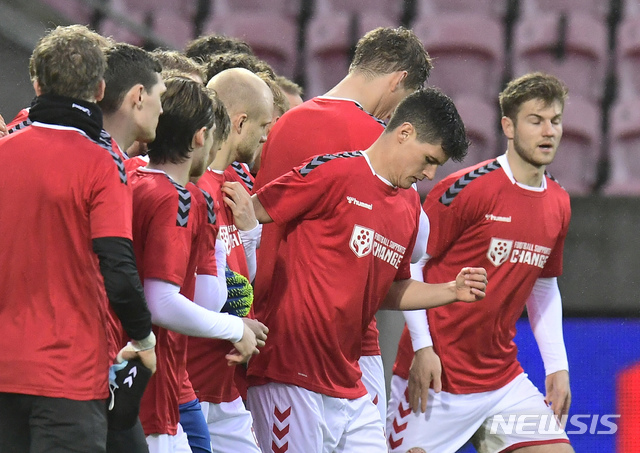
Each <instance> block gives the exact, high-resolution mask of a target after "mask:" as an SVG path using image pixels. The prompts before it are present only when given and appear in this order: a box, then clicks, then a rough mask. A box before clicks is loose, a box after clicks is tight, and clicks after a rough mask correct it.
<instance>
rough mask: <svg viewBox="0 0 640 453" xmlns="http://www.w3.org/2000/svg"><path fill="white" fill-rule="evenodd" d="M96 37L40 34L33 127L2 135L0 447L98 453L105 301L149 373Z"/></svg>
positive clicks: (146, 328) (151, 342)
mask: <svg viewBox="0 0 640 453" xmlns="http://www.w3.org/2000/svg"><path fill="white" fill-rule="evenodd" d="M103 39H104V38H102V37H101V36H99V35H97V34H96V33H94V32H92V31H90V30H88V29H87V28H86V27H84V26H80V25H73V26H69V27H58V28H56V29H55V30H53V31H51V32H49V33H48V34H47V35H45V36H44V37H43V38H41V39H40V40H39V41H38V44H37V45H36V47H35V49H34V51H33V53H32V55H31V59H30V62H29V70H30V73H31V76H32V80H33V83H34V89H35V92H36V96H37V98H36V100H35V103H34V104H33V105H32V107H31V109H30V110H29V113H28V115H29V120H30V122H31V125H30V126H29V127H26V128H24V129H21V130H19V131H16V132H14V133H12V134H11V135H10V136H8V137H6V138H3V139H2V141H1V142H0V156H2V158H3V159H4V160H5V162H8V164H7V171H6V172H5V174H4V176H3V178H2V181H1V182H0V210H2V213H3V221H2V222H0V232H1V234H0V237H1V238H2V250H3V252H2V254H0V265H1V266H2V273H0V300H1V301H2V302H0V323H1V324H2V335H1V336H0V345H1V348H0V350H1V351H2V352H0V364H1V366H2V369H3V370H4V371H3V372H2V373H1V376H0V451H3V452H11V453H13V452H24V451H47V452H66V451H71V450H73V451H91V452H104V451H105V448H106V438H107V418H106V404H105V399H106V398H107V396H108V394H109V390H108V388H109V387H108V381H107V380H108V373H107V371H108V369H109V365H110V363H109V360H110V358H109V355H108V347H107V332H106V328H105V320H106V317H107V310H108V303H107V299H108V301H109V302H110V305H111V307H112V308H113V310H114V312H115V313H116V315H117V316H118V318H119V319H120V321H121V323H122V326H123V328H124V330H125V331H126V332H127V335H128V336H129V337H130V338H132V339H133V340H132V348H133V349H135V350H136V351H137V353H136V354H135V355H137V356H139V358H140V359H141V360H142V362H143V363H144V364H145V366H147V367H148V368H150V369H152V370H155V361H156V356H155V348H154V346H155V336H154V335H153V333H152V331H151V315H150V313H149V310H148V309H147V305H146V303H145V298H144V294H143V291H142V286H141V285H140V280H139V277H138V273H137V270H136V265H135V259H134V254H133V247H132V244H131V238H132V234H131V233H132V232H131V192H130V188H129V187H128V181H127V178H126V174H125V173H124V171H123V169H122V161H121V160H120V157H119V155H118V154H117V153H115V152H113V150H111V148H110V141H109V142H103V141H102V140H101V130H102V113H101V111H100V109H99V108H98V106H97V105H96V101H97V100H100V99H101V98H102V96H103V94H104V88H105V83H104V72H105V69H106V65H107V63H106V59H105V55H104V53H103V49H102V48H101V45H102V40H103ZM36 258H37V259H36ZM132 348H131V347H130V349H132Z"/></svg>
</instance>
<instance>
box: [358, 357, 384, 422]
mask: <svg viewBox="0 0 640 453" xmlns="http://www.w3.org/2000/svg"><path fill="white" fill-rule="evenodd" d="M358 364H359V365H360V370H361V371H362V383H363V384H364V386H365V387H366V388H367V392H369V396H371V401H373V404H375V405H376V407H377V408H378V412H380V420H382V424H383V425H384V423H385V420H386V419H387V388H386V385H385V382H384V366H383V365H382V356H379V355H363V356H362V357H360V360H358Z"/></svg>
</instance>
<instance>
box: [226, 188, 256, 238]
mask: <svg viewBox="0 0 640 453" xmlns="http://www.w3.org/2000/svg"><path fill="white" fill-rule="evenodd" d="M221 190H222V193H223V198H222V199H223V200H224V202H225V203H226V205H227V206H229V208H231V212H233V223H234V224H235V225H236V226H237V227H238V229H240V230H243V231H248V230H253V229H254V228H255V227H256V226H258V220H256V214H255V211H254V210H253V201H252V200H251V196H250V195H249V192H247V189H245V188H244V186H243V185H242V184H240V183H239V182H235V181H227V182H225V183H224V184H223V185H222V189H221Z"/></svg>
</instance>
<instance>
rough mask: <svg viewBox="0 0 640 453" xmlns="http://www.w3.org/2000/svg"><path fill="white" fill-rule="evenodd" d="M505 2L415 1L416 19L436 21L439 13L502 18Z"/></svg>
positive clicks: (487, 0) (462, 0)
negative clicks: (429, 18)
mask: <svg viewBox="0 0 640 453" xmlns="http://www.w3.org/2000/svg"><path fill="white" fill-rule="evenodd" d="M506 9H507V2H506V0H474V1H471V2H470V1H469V0H416V17H417V18H420V19H422V18H428V17H431V18H432V20H438V19H437V18H438V15H439V14H440V13H445V14H446V13H469V14H480V15H483V16H489V17H496V16H503V15H504V13H505V11H506Z"/></svg>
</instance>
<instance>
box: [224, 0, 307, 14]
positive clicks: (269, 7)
mask: <svg viewBox="0 0 640 453" xmlns="http://www.w3.org/2000/svg"><path fill="white" fill-rule="evenodd" d="M212 6H213V11H212V14H218V15H222V16H224V15H228V14H234V13H246V12H249V13H251V14H255V13H260V14H266V15H268V16H271V15H274V14H277V15H285V16H288V17H290V18H297V17H298V15H299V14H300V10H301V8H302V0H269V1H268V2H267V1H265V0H215V1H213V2H212Z"/></svg>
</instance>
